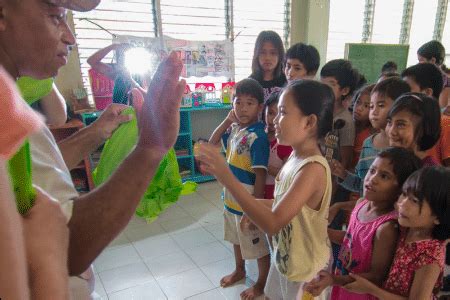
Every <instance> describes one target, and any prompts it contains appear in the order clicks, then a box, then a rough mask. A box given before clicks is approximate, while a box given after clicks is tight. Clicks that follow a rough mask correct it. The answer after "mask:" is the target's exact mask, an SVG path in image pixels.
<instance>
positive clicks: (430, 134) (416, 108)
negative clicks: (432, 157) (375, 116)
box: [387, 93, 441, 151]
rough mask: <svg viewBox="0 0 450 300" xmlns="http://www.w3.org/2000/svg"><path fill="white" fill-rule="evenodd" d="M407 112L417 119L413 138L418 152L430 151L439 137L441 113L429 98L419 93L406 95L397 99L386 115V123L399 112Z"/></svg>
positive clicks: (436, 104) (435, 103) (437, 105)
mask: <svg viewBox="0 0 450 300" xmlns="http://www.w3.org/2000/svg"><path fill="white" fill-rule="evenodd" d="M402 111H407V112H409V113H411V114H413V115H415V116H417V117H419V119H420V120H419V123H418V126H417V128H416V129H415V132H414V138H415V141H416V143H417V146H418V148H419V150H420V151H426V150H428V149H431V148H432V147H433V146H434V144H436V142H437V141H438V140H439V137H440V135H441V122H440V119H441V111H440V109H439V104H438V102H437V101H436V100H434V99H433V98H431V97H428V96H425V95H424V94H420V93H407V94H404V95H402V96H400V97H399V98H397V99H396V100H395V102H394V104H393V105H392V107H391V109H390V110H389V113H388V117H387V119H388V123H389V122H390V120H392V117H393V116H394V115H396V114H397V113H399V112H402Z"/></svg>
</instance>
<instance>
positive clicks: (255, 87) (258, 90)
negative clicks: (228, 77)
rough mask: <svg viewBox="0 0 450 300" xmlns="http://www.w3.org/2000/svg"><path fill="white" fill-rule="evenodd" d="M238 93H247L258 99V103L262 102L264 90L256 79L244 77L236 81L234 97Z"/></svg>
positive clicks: (238, 94)
mask: <svg viewBox="0 0 450 300" xmlns="http://www.w3.org/2000/svg"><path fill="white" fill-rule="evenodd" d="M240 95H249V96H252V97H254V98H255V99H257V100H258V103H264V90H263V87H262V86H261V85H260V84H259V82H258V81H256V80H255V79H252V78H245V79H242V80H241V81H239V82H238V83H236V86H235V97H238V96H240Z"/></svg>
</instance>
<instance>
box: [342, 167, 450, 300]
mask: <svg viewBox="0 0 450 300" xmlns="http://www.w3.org/2000/svg"><path fill="white" fill-rule="evenodd" d="M448 182H450V170H449V169H448V168H443V167H436V166H435V167H426V168H422V169H420V170H419V171H416V172H415V173H413V174H412V175H411V176H410V177H409V178H408V179H407V180H406V182H405V184H404V185H403V193H402V195H401V196H400V197H399V199H398V202H397V207H398V213H399V218H398V222H399V224H400V226H402V227H401V228H402V230H401V233H400V239H399V241H398V244H397V250H396V251H395V257H394V261H393V263H392V266H391V269H390V271H389V274H388V276H387V280H386V281H385V282H384V284H383V288H380V287H379V286H377V285H375V284H373V283H371V282H369V281H368V280H366V279H365V278H363V277H361V276H358V275H353V274H352V275H351V277H353V279H355V281H354V282H353V283H350V284H348V285H346V286H345V288H347V289H348V290H351V291H353V292H356V293H367V294H371V295H373V296H376V297H378V298H379V299H387V300H389V299H405V298H408V299H437V294H438V292H439V289H440V286H441V284H442V275H443V269H444V257H445V240H446V239H448V238H449V237H450V190H449V189H448Z"/></svg>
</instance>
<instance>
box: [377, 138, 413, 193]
mask: <svg viewBox="0 0 450 300" xmlns="http://www.w3.org/2000/svg"><path fill="white" fill-rule="evenodd" d="M377 157H379V158H386V159H389V160H390V162H391V165H392V169H393V171H394V174H395V176H397V183H398V186H399V191H400V188H401V187H402V185H403V183H404V182H405V181H406V179H407V178H408V177H409V175H411V174H412V173H413V172H415V171H416V170H418V169H420V168H421V167H422V161H421V160H420V158H418V157H417V156H416V155H415V154H414V152H412V151H411V150H408V149H405V148H400V147H390V148H387V149H384V150H383V151H381V152H380V153H378V155H377Z"/></svg>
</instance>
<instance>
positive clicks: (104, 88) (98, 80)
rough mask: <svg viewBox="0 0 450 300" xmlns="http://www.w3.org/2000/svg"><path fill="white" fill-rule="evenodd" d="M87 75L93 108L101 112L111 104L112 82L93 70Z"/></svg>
mask: <svg viewBox="0 0 450 300" xmlns="http://www.w3.org/2000/svg"><path fill="white" fill-rule="evenodd" d="M88 73H89V81H90V82H91V89H92V96H93V97H94V102H95V106H96V107H97V110H103V109H105V108H106V107H107V106H108V105H109V104H111V103H112V96H113V90H114V80H111V79H110V78H109V77H107V76H106V75H103V74H102V73H100V72H97V71H96V70H94V69H89V71H88Z"/></svg>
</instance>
